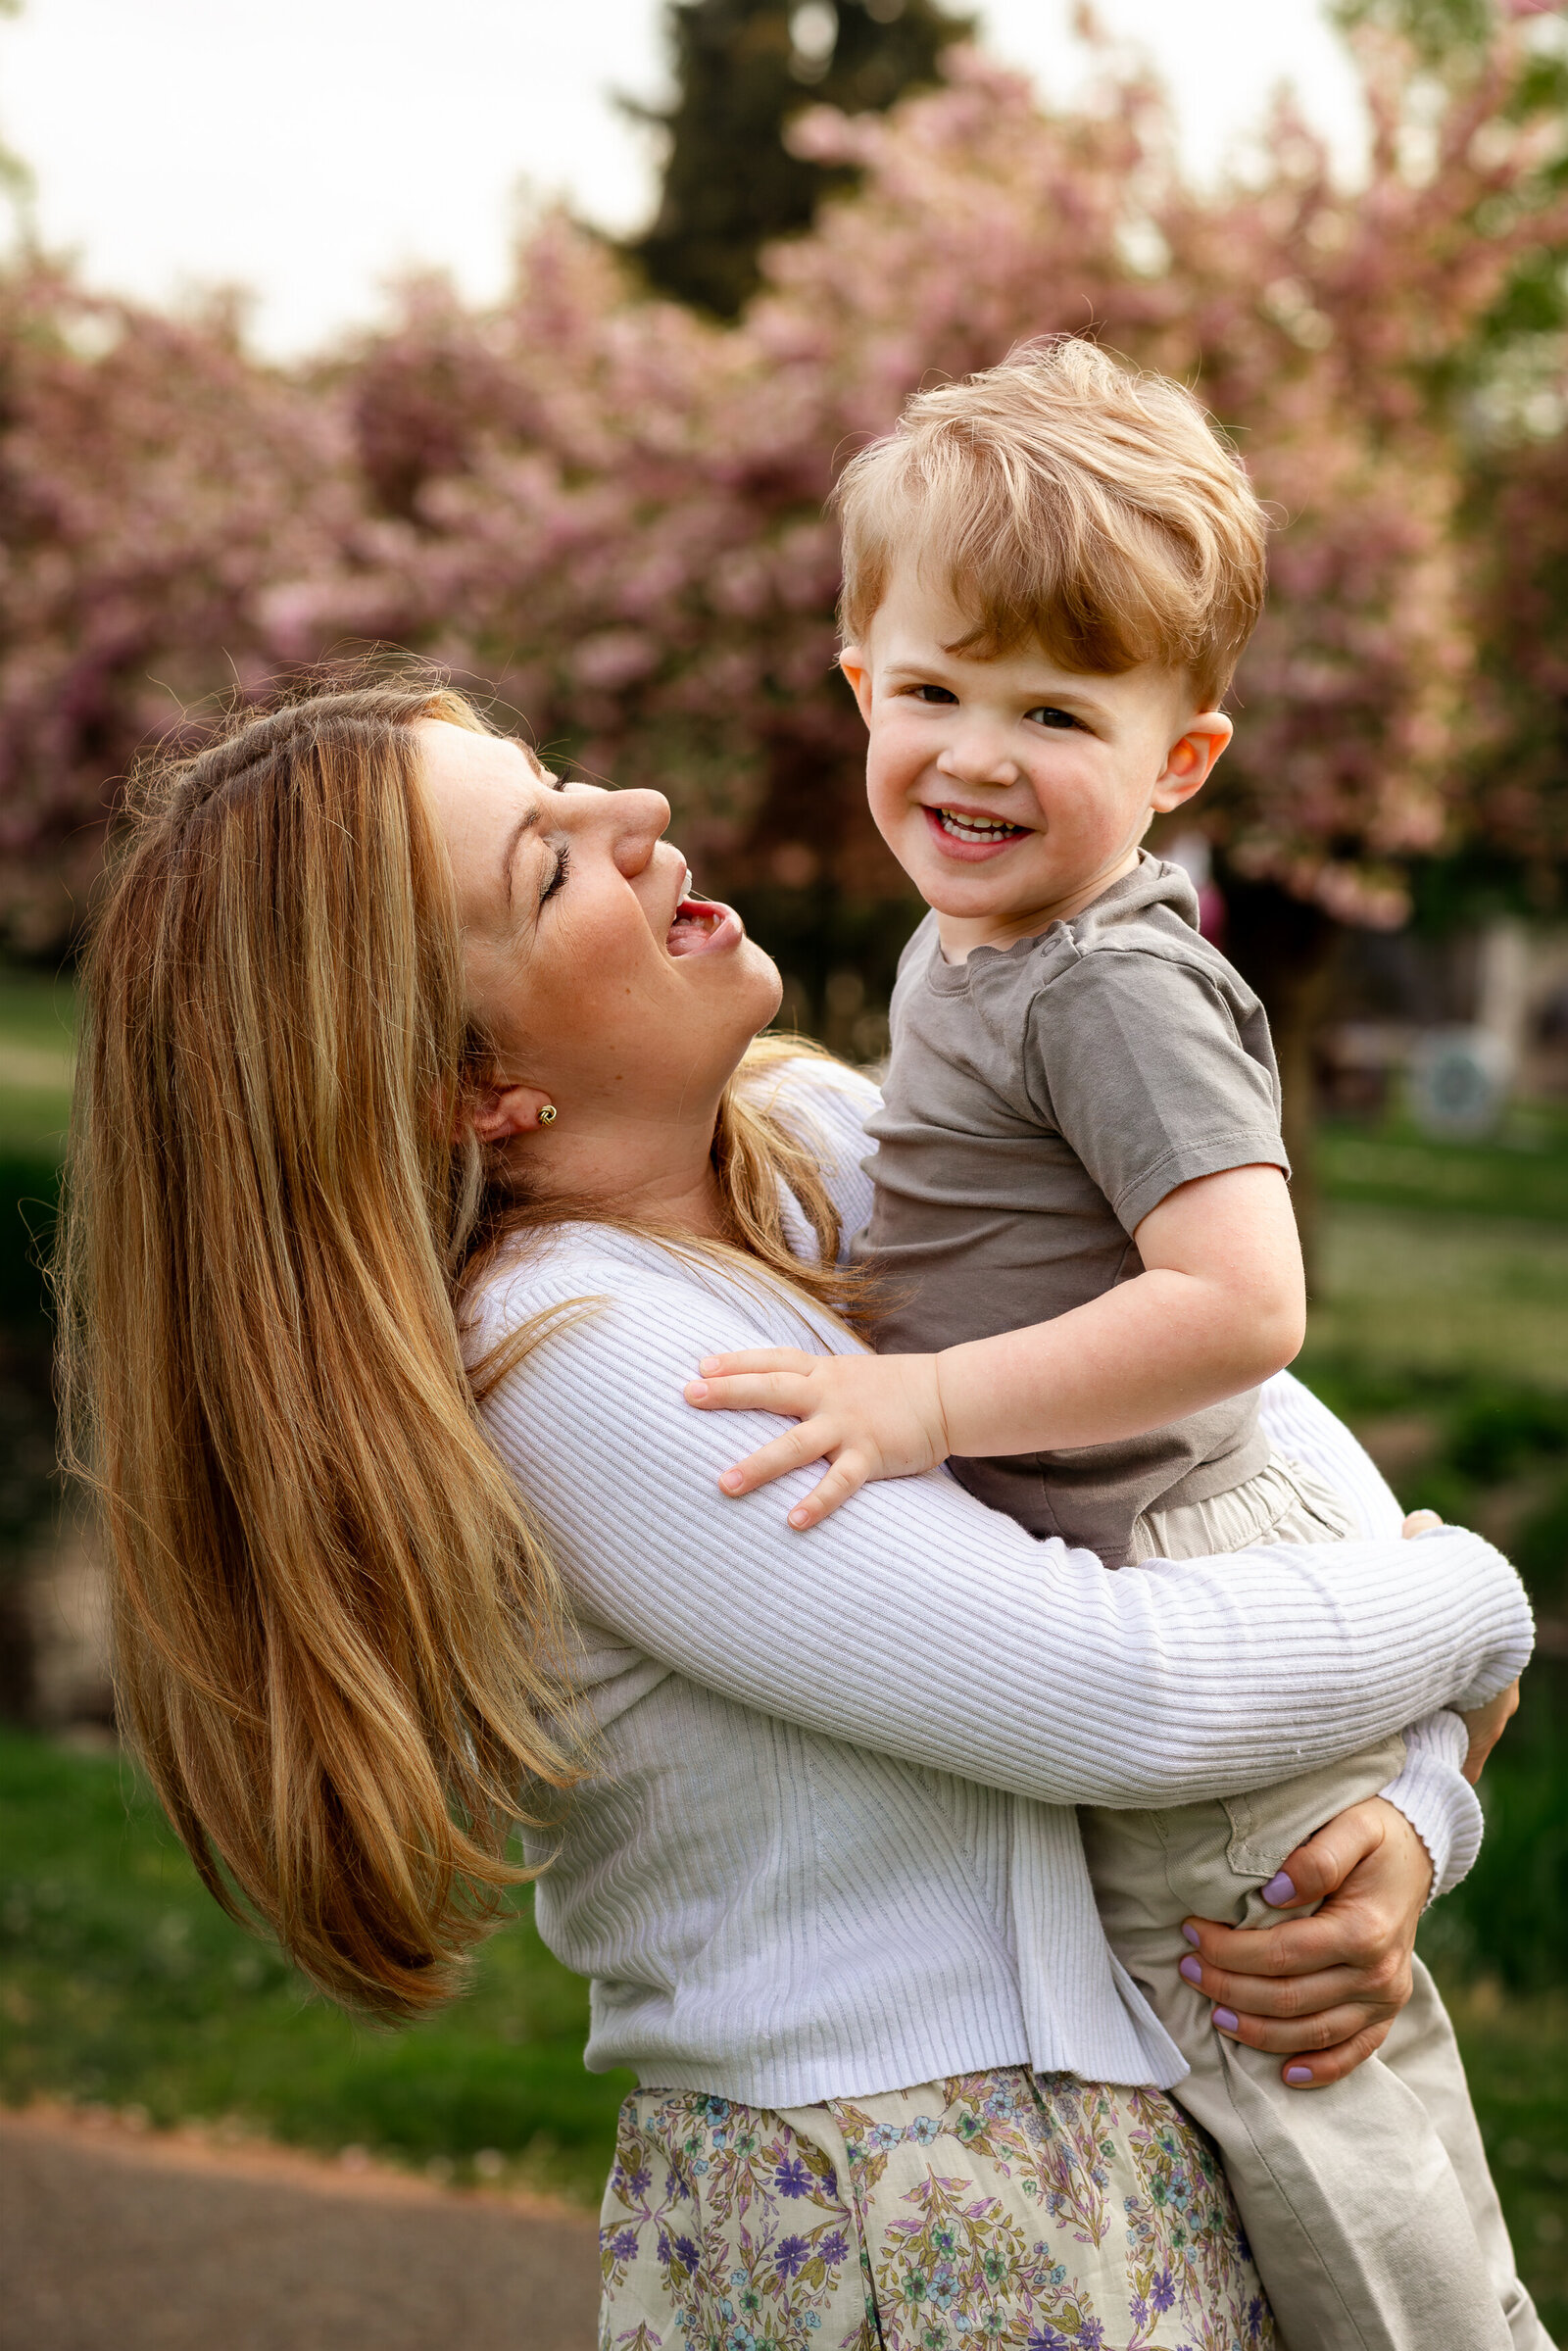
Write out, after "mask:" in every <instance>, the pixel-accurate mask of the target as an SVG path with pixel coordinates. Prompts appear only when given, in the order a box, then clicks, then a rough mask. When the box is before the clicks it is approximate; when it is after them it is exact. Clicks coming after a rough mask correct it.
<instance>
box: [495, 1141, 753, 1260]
mask: <svg viewBox="0 0 1568 2351" xmlns="http://www.w3.org/2000/svg"><path fill="white" fill-rule="evenodd" d="M712 1138H713V1126H712V1123H711V1122H710V1123H709V1124H708V1126H707V1129H706V1132H701V1131H696V1130H688V1131H686V1132H684V1133H682V1132H680V1131H679V1130H674V1131H672V1130H670V1129H668V1128H664V1129H661V1130H659V1132H658V1133H657V1134H654V1135H647V1136H641V1137H637V1138H635V1139H628V1137H627V1136H626V1134H625V1133H624V1131H623V1130H622V1131H617V1132H616V1133H614V1134H613V1135H612V1136H603V1137H596V1136H595V1135H593V1134H591V1133H586V1132H585V1133H577V1134H572V1135H569V1136H568V1135H567V1134H565V1133H564V1132H563V1130H562V1129H561V1128H560V1127H556V1128H553V1129H552V1130H551V1131H550V1132H549V1133H548V1134H547V1135H528V1136H519V1137H517V1138H516V1140H515V1143H514V1145H513V1147H512V1149H511V1151H509V1153H508V1163H509V1172H511V1173H512V1174H514V1175H515V1178H516V1179H517V1181H518V1183H519V1185H520V1186H521V1188H522V1189H523V1190H524V1191H525V1192H526V1194H527V1195H528V1197H529V1198H530V1199H531V1200H533V1201H534V1202H535V1203H536V1205H537V1206H539V1207H540V1208H544V1209H548V1208H549V1206H550V1204H551V1202H552V1201H553V1200H556V1201H559V1202H560V1203H561V1206H562V1208H563V1210H564V1211H567V1212H569V1213H571V1214H574V1215H579V1216H580V1215H582V1214H583V1213H584V1211H588V1212H590V1213H591V1212H592V1210H593V1209H594V1208H595V1207H599V1208H602V1209H603V1211H604V1213H605V1215H607V1216H613V1217H617V1218H618V1217H624V1218H628V1219H631V1220H634V1221H635V1222H636V1223H638V1224H647V1225H654V1226H658V1227H659V1228H660V1229H661V1230H662V1231H664V1232H669V1233H689V1234H692V1235H694V1236H697V1237H700V1238H702V1239H704V1240H724V1239H726V1238H727V1237H728V1233H729V1220H728V1217H727V1215H726V1213H725V1208H724V1197H723V1192H722V1190H721V1188H720V1185H719V1181H718V1175H717V1172H716V1170H715V1169H714V1166H713V1157H712ZM634 1143H635V1145H636V1146H637V1147H636V1148H634V1147H633V1145H634Z"/></svg>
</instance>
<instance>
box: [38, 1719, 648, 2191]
mask: <svg viewBox="0 0 1568 2351" xmlns="http://www.w3.org/2000/svg"><path fill="white" fill-rule="evenodd" d="M0 1855H3V1856H4V1859H3V1864H0V2015H3V2018H4V2028H5V2029H4V2040H3V2053H0V2093H3V2095H4V2097H5V2099H6V2100H7V2102H8V2103H12V2104H16V2103H20V2102H22V2101H25V2100H26V2099H28V2098H31V2097H37V2096H44V2095H48V2096H54V2097H63V2098H67V2099H73V2100H76V2101H79V2102H85V2103H101V2104H104V2105H109V2106H114V2107H119V2108H124V2107H138V2108H141V2109H143V2110H144V2111H145V2113H146V2114H147V2115H148V2116H149V2117H150V2118H151V2119H152V2121H153V2122H154V2123H157V2124H161V2125H167V2124H172V2123H175V2122H178V2121H181V2120H192V2119H206V2120H211V2121H218V2120H220V2119H235V2120H238V2121H239V2122H240V2123H242V2124H244V2125H245V2126H247V2127H249V2128H251V2129H254V2130H256V2131H264V2132H267V2133H269V2134H270V2135H271V2136H273V2137H276V2138H281V2139H287V2140H292V2141H295V2142H297V2143H299V2144H301V2145H304V2146H310V2147H317V2148H321V2149H324V2150H329V2151H335V2150H336V2149H338V2148H341V2147H343V2146H346V2145H356V2146H363V2147H365V2148H367V2149H368V2151H370V2152H371V2153H374V2154H378V2155H382V2156H385V2157H388V2158H390V2159H392V2160H393V2161H398V2162H403V2163H410V2164H429V2163H431V2162H433V2163H434V2164H435V2166H436V2168H437V2169H438V2171H440V2172H442V2173H443V2174H444V2173H445V2172H446V2169H447V2167H448V2166H450V2167H452V2171H453V2173H454V2175H455V2176H457V2177H459V2178H462V2177H466V2176H468V2175H469V2174H470V2173H471V2168H472V2158H473V2157H474V2155H475V2154H477V2153H479V2152H480V2151H481V2150H494V2151H495V2152H496V2153H498V2154H500V2155H501V2156H503V2157H504V2158H505V2159H506V2162H507V2166H508V2170H509V2172H510V2173H511V2175H512V2176H513V2177H515V2178H517V2179H520V2180H525V2181H527V2182H529V2183H530V2184H533V2185H536V2186H539V2187H545V2188H549V2189H551V2190H554V2191H555V2192H557V2193H562V2194H565V2195H568V2196H571V2197H572V2198H574V2199H575V2200H577V2201H580V2202H585V2203H596V2202H597V2200H598V2196H599V2193H600V2190H601V2188H602V2186H603V2182H604V2177H605V2173H606V2170H607V2168H608V2165H609V2158H610V2148H611V2144H612V2141H613V2132H614V2118H615V2112H616V2108H617V2106H618V2104H619V2101H620V2099H621V2098H622V2097H623V2096H624V2095H625V2093H626V2091H627V2089H628V2088H630V2086H631V2077H630V2076H629V2075H625V2074H617V2075H605V2076H594V2075H590V2074H588V2073H587V2072H585V2070H584V2068H583V2062H582V2049H583V2042H584V2039H585V2037H586V2033H587V2021H588V2000H587V1987H586V1985H585V1984H582V1983H580V1982H579V1981H578V1979H577V1978H575V1977H573V1976H569V1975H567V1973H566V1972H565V1970H564V1968H562V1967H560V1966H559V1965H558V1964H557V1962H556V1961H555V1960H554V1959H553V1958H552V1957H551V1956H550V1954H549V1952H548V1951H546V1950H545V1948H544V1946H543V1945H542V1944H541V1942H540V1941H539V1938H538V1935H537V1934H536V1933H535V1931H534V1928H533V1923H532V1919H531V1917H529V1916H528V1915H527V1914H526V1908H524V1914H523V1915H522V1916H520V1917H519V1918H518V1919H516V1920H515V1922H514V1923H513V1924H512V1925H511V1926H509V1927H507V1928H505V1929H503V1930H502V1932H501V1933H500V1934H499V1935H495V1936H494V1937H493V1938H492V1939H491V1941H490V1942H489V1943H488V1944H486V1946H485V1947H484V1950H483V1953H482V1955H481V1957H480V1960H479V1964H478V1968H477V1972H476V1977H475V1982H474V1984H473V1988H472V1990H471V1991H470V1993H469V1994H468V1996H467V1997H466V1999H465V2000H464V2001H462V2002H461V2003H460V2004H459V2005H458V2006H456V2007H454V2008H452V2009H450V2010H448V2011H447V2012H446V2013H445V2014H444V2015H442V2016H441V2017H439V2018H436V2019H435V2020H433V2021H432V2022H430V2023H428V2024H423V2025H419V2026H417V2027H415V2028H413V2029H411V2030H408V2031H405V2032H392V2031H387V2030H381V2029H376V2028H370V2027H367V2026H364V2025H360V2024H356V2023H353V2022H351V2021H350V2020H349V2019H347V2018H346V2017H344V2016H342V2015H341V2014H340V2013H339V2012H338V2011H337V2010H335V2009H333V2008H332V2007H330V2006H329V2005H328V2004H327V2003H326V2002H325V2001H323V2000H321V1999H319V1997H317V1996H316V1995H315V1994H314V1993H313V1992H312V1991H311V1990H310V1988H309V1987H308V1986H307V1985H306V1984H304V1983H303V1982H302V1981H301V1979H300V1978H299V1977H298V1976H297V1975H296V1974H295V1973H294V1971H293V1970H292V1969H291V1968H290V1967H289V1966H288V1965H287V1963H286V1962H285V1961H284V1960H283V1959H282V1957H281V1955H280V1954H279V1953H278V1951H277V1950H276V1948H275V1947H274V1946H272V1945H270V1944H269V1943H266V1942H263V1941H260V1940H258V1939H256V1938H255V1937H253V1936H251V1935H246V1934H245V1933H244V1932H243V1931H242V1930H241V1929H240V1928H238V1927H236V1926H234V1925H233V1924H232V1923H231V1922H230V1921H229V1920H227V1919H225V1918H224V1917H223V1915H222V1914H221V1911H220V1910H219V1909H218V1908H217V1906H216V1905H215V1904H214V1902H213V1901H212V1900H211V1898H210V1897H209V1895H208V1894H207V1893H206V1891H205V1890H204V1888H203V1887H202V1886H201V1884H200V1882H199V1881H198V1879H197V1877H196V1874H195V1872H194V1870H193V1869H192V1868H191V1866H190V1863H189V1861H188V1860H187V1858H186V1856H185V1854H184V1853H183V1852H182V1851H181V1849H180V1847H179V1845H178V1844H177V1842H176V1841H175V1839H174V1838H173V1837H172V1835H171V1833H170V1831H169V1829H168V1828H167V1827H166V1825H165V1824H164V1821H163V1819H162V1816H161V1815H160V1814H159V1813H158V1811H157V1809H156V1807H155V1806H154V1805H153V1804H152V1802H151V1801H150V1799H149V1798H148V1796H147V1795H146V1794H145V1792H144V1791H143V1790H142V1789H141V1788H139V1787H138V1785H137V1783H136V1781H135V1779H134V1778H133V1776H132V1774H131V1772H130V1771H129V1769H128V1767H127V1766H126V1765H124V1764H123V1763H122V1762H121V1761H120V1760H119V1759H118V1758H116V1757H112V1756H97V1755H80V1754H75V1753H70V1752H66V1751H64V1750H62V1749H60V1748H58V1747H56V1746H53V1745H50V1744H48V1743H47V1742H45V1741H44V1740H42V1739H37V1738H33V1737H30V1736H28V1735H26V1734H25V1733H21V1732H17V1731H6V1732H0Z"/></svg>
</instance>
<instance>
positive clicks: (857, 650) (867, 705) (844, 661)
mask: <svg viewBox="0 0 1568 2351" xmlns="http://www.w3.org/2000/svg"><path fill="white" fill-rule="evenodd" d="M839 667H840V668H841V669H842V670H843V672H844V674H845V676H846V677H847V678H848V679H849V681H850V692H851V693H852V694H853V695H854V696H855V699H856V701H857V702H858V704H859V706H860V716H861V717H862V718H863V719H864V720H865V723H866V725H867V726H869V725H870V723H871V665H870V662H869V661H867V659H866V656H865V653H864V651H863V650H862V648H861V647H860V646H858V645H846V646H845V648H844V651H843V652H842V653H841V654H840V655H839Z"/></svg>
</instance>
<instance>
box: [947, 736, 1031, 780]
mask: <svg viewBox="0 0 1568 2351" xmlns="http://www.w3.org/2000/svg"><path fill="white" fill-rule="evenodd" d="M1020 772H1021V771H1020V769H1019V766H1018V762H1017V760H1016V759H1013V757H1012V755H1011V753H1010V752H1008V751H1007V750H1005V747H1004V746H1003V745H1002V744H1001V743H999V742H998V741H997V739H996V737H995V736H991V737H989V738H988V737H987V736H984V735H965V736H961V737H960V738H959V739H958V741H956V742H955V743H950V744H949V745H948V746H947V748H946V750H944V751H943V752H942V753H941V754H940V755H939V757H938V759H937V773H938V774H939V775H945V776H948V777H950V778H951V779H952V781H953V782H954V783H956V784H965V785H968V786H970V787H978V786H980V785H984V784H997V785H1005V784H1015V783H1017V781H1018V778H1019V774H1020Z"/></svg>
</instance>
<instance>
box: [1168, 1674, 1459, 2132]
mask: <svg viewBox="0 0 1568 2351" xmlns="http://www.w3.org/2000/svg"><path fill="white" fill-rule="evenodd" d="M1497 1702H1498V1701H1496V1700H1494V1701H1493V1703H1494V1705H1495V1704H1496V1703H1497ZM1499 1728H1500V1725H1499ZM1431 1887H1432V1863H1431V1860H1430V1858H1429V1856H1428V1854H1427V1849H1426V1847H1425V1845H1424V1844H1423V1843H1422V1842H1421V1839H1420V1837H1418V1836H1417V1835H1416V1833H1415V1831H1414V1830H1413V1829H1412V1828H1411V1826H1410V1824H1409V1822H1408V1821H1407V1820H1406V1819H1405V1817H1404V1815H1403V1813H1402V1812H1398V1811H1397V1810H1396V1809H1395V1807H1394V1805H1392V1804H1390V1803H1387V1802H1385V1800H1384V1798H1383V1797H1382V1796H1369V1797H1368V1798H1367V1800H1366V1802H1365V1803H1363V1804H1352V1805H1351V1806H1350V1808H1349V1810H1348V1811H1347V1812H1342V1813H1340V1814H1339V1815H1338V1816H1337V1818H1335V1819H1334V1820H1332V1821H1330V1822H1329V1824H1328V1826H1327V1827H1326V1828H1323V1829H1320V1830H1319V1831H1318V1833H1317V1835H1316V1836H1315V1837H1308V1838H1307V1840H1306V1842H1305V1843H1304V1844H1301V1845H1298V1846H1297V1848H1296V1851H1295V1852H1294V1853H1292V1854H1291V1855H1290V1857H1289V1859H1288V1860H1287V1861H1286V1863H1285V1866H1284V1868H1283V1869H1282V1870H1281V1871H1280V1872H1279V1874H1278V1876H1277V1877H1275V1878H1272V1879H1271V1880H1270V1881H1269V1884H1268V1885H1267V1886H1265V1887H1264V1889H1263V1891H1264V1897H1265V1899H1266V1900H1268V1901H1270V1902H1272V1903H1274V1904H1276V1905H1277V1906H1278V1907H1279V1908H1280V1909H1282V1910H1288V1909H1290V1908H1292V1907H1293V1906H1294V1905H1296V1904H1298V1903H1301V1902H1311V1901H1316V1900H1319V1899H1321V1900H1322V1905H1323V1906H1322V1908H1321V1909H1320V1910H1319V1911H1318V1912H1317V1913H1316V1915H1315V1916H1314V1917H1312V1918H1304V1919H1290V1918H1287V1919H1283V1920H1282V1921H1281V1923H1280V1925H1279V1926H1277V1927H1270V1928H1268V1929H1266V1930H1249V1929H1243V1928H1236V1927H1219V1926H1216V1925H1215V1924H1214V1923H1213V1921H1212V1920H1210V1919H1189V1920H1188V1921H1187V1923H1186V1925H1185V1927H1184V1929H1183V1933H1184V1934H1185V1935H1186V1936H1187V1939H1188V1941H1189V1942H1191V1943H1192V1944H1193V1945H1194V1956H1193V1957H1192V1958H1188V1959H1184V1960H1183V1961H1182V1963H1181V1967H1182V1974H1183V1975H1184V1976H1186V1977H1187V1978H1188V1980H1189V1982H1191V1983H1195V1984H1198V1986H1199V1988H1200V1990H1201V1991H1202V1992H1204V1993H1205V1994H1206V1995H1207V1997H1208V1998H1209V1999H1210V2000H1212V2001H1213V2002H1214V2004H1215V2006H1214V2027H1215V2030H1216V2032H1219V2033H1225V2034H1226V2035H1227V2036H1228V2037H1229V2038H1230V2039H1231V2040H1239V2041H1243V2042H1245V2043H1246V2045H1247V2046H1248V2048H1250V2049H1267V2050H1271V2051H1273V2050H1277V2051H1278V2052H1279V2053H1280V2054H1281V2056H1282V2057H1283V2059H1284V2063H1283V2064H1282V2065H1281V2067H1280V2073H1281V2075H1282V2077H1283V2079H1284V2080H1285V2081H1286V2082H1288V2083H1289V2084H1290V2086H1291V2087H1292V2088H1293V2089H1321V2088H1323V2087H1324V2086H1325V2085H1326V2084H1327V2083H1328V2082H1342V2081H1343V2080H1344V2079H1345V2077H1346V2075H1347V2074H1351V2073H1353V2072H1354V2071H1355V2068H1356V2067H1357V2066H1358V2065H1360V2064H1361V2063H1362V2062H1363V2061H1364V2060H1365V2059H1366V2058H1368V2057H1370V2056H1371V2055H1372V2053H1373V2051H1374V2050H1375V2049H1377V2048H1379V2047H1380V2046H1381V2044H1382V2042H1383V2040H1384V2038H1385V2036H1386V2035H1387V2033H1388V2031H1389V2027H1390V2026H1391V2025H1392V2024H1393V2022H1394V2020H1395V2018H1396V2017H1397V2015H1398V2013H1399V2011H1400V2009H1401V2008H1402V2007H1403V2006H1404V2003H1405V2002H1406V2000H1407V1999H1408V1998H1409V1997H1410V1955H1411V1953H1412V1951H1413V1950H1414V1948H1415V1931H1416V1924H1417V1922H1418V1920H1419V1919H1420V1916H1421V1912H1422V1910H1423V1908H1424V1907H1425V1904H1426V1899H1427V1895H1428V1893H1429V1892H1430V1891H1431Z"/></svg>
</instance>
